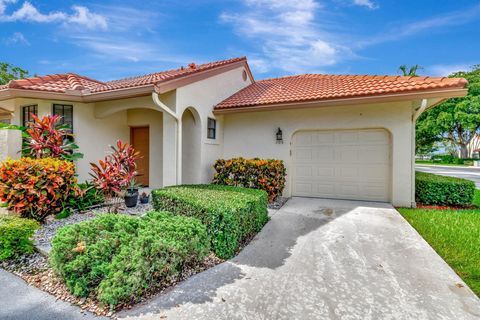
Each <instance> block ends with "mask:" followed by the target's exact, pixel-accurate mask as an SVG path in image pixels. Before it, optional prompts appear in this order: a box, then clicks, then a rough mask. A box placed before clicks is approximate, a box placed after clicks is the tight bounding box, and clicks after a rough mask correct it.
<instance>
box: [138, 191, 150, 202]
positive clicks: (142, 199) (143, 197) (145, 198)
mask: <svg viewBox="0 0 480 320" xmlns="http://www.w3.org/2000/svg"><path fill="white" fill-rule="evenodd" d="M149 199H150V195H149V194H147V193H146V192H142V194H141V195H140V203H142V204H147V203H148V200H149Z"/></svg>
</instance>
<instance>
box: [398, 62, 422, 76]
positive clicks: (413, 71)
mask: <svg viewBox="0 0 480 320" xmlns="http://www.w3.org/2000/svg"><path fill="white" fill-rule="evenodd" d="M421 69H423V67H422V66H419V65H418V64H416V65H414V66H411V67H407V66H406V65H404V64H402V65H401V66H400V67H398V70H399V71H400V72H401V73H402V74H403V75H404V76H407V77H418V74H417V71H418V70H421Z"/></svg>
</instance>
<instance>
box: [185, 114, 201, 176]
mask: <svg viewBox="0 0 480 320" xmlns="http://www.w3.org/2000/svg"><path fill="white" fill-rule="evenodd" d="M201 133H202V132H201V124H200V116H199V114H198V112H197V111H196V110H195V109H194V108H191V107H190V108H187V109H186V110H185V111H184V112H183V114H182V184H194V183H199V182H200V181H199V179H200V148H201Z"/></svg>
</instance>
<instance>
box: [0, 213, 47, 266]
mask: <svg viewBox="0 0 480 320" xmlns="http://www.w3.org/2000/svg"><path fill="white" fill-rule="evenodd" d="M38 227H39V224H38V222H36V221H35V220H32V219H23V218H20V217H17V216H10V215H0V261H2V260H6V259H9V258H13V257H15V256H18V255H20V254H22V253H31V252H33V243H32V241H31V239H30V238H31V237H32V236H33V233H34V232H35V230H36V229H38Z"/></svg>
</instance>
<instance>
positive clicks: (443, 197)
mask: <svg viewBox="0 0 480 320" xmlns="http://www.w3.org/2000/svg"><path fill="white" fill-rule="evenodd" d="M474 193H475V183H473V182H472V181H470V180H466V179H460V178H453V177H445V176H439V175H435V174H431V173H425V172H416V173H415V201H416V202H418V203H421V204H427V205H453V206H464V205H469V204H471V203H472V201H473V197H474Z"/></svg>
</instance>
